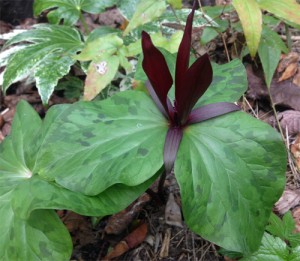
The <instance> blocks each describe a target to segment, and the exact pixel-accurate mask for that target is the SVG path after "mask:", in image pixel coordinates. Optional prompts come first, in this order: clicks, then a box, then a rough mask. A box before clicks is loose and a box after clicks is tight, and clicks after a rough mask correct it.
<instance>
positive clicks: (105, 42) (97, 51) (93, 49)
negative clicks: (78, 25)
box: [74, 33, 123, 61]
mask: <svg viewBox="0 0 300 261" xmlns="http://www.w3.org/2000/svg"><path fill="white" fill-rule="evenodd" d="M122 45H123V40H122V39H121V38H120V37H118V36H117V35H116V34H114V33H113V34H108V35H105V36H103V37H100V38H98V39H96V40H94V41H87V42H86V44H85V47H84V48H83V50H82V51H81V53H80V54H78V55H76V56H74V58H75V59H77V60H79V61H90V60H93V59H95V58H96V59H97V57H98V56H101V55H103V54H107V55H113V54H116V52H117V51H118V49H119V48H120V47H121V46H122Z"/></svg>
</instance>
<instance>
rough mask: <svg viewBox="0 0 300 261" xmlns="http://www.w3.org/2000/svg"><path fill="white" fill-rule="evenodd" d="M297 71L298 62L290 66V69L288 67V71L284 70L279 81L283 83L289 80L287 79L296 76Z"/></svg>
mask: <svg viewBox="0 0 300 261" xmlns="http://www.w3.org/2000/svg"><path fill="white" fill-rule="evenodd" d="M297 70H298V62H295V63H291V64H289V65H288V67H286V69H285V70H284V72H283V74H282V75H281V77H280V78H279V79H278V82H281V81H284V80H287V79H289V78H291V77H293V76H294V75H295V74H296V72H297Z"/></svg>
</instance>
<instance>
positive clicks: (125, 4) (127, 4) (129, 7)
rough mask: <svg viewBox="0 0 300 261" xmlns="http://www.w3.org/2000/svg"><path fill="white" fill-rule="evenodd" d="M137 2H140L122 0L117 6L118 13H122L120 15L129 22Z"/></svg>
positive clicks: (138, 0)
mask: <svg viewBox="0 0 300 261" xmlns="http://www.w3.org/2000/svg"><path fill="white" fill-rule="evenodd" d="M139 2H141V0H122V1H119V3H118V4H117V6H118V8H119V10H120V12H121V13H122V15H123V16H124V17H125V18H126V19H127V20H131V18H132V16H133V15H134V12H135V10H136V7H137V5H138V3H139Z"/></svg>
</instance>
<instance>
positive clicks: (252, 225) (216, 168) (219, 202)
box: [175, 112, 286, 253]
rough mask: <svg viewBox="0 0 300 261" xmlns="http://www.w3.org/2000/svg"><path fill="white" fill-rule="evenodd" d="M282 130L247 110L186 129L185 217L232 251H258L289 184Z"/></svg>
mask: <svg viewBox="0 0 300 261" xmlns="http://www.w3.org/2000/svg"><path fill="white" fill-rule="evenodd" d="M285 164H286V153H285V147H284V144H283V142H282V141H281V138H280V135H279V134H278V133H277V132H276V131H275V130H274V129H272V128H271V127H270V126H268V125H266V124H265V123H262V122H261V121H258V120H256V119H254V118H253V117H251V116H249V115H247V114H246V113H243V112H234V113H230V114H227V115H224V116H221V117H217V118H215V119H211V120H207V121H204V122H202V123H199V124H195V125H191V126H189V127H187V128H186V129H185V131H184V135H183V139H182V142H181V144H180V147H179V151H178V154H177V159H176V161H175V176H176V179H177V181H178V183H179V187H180V193H181V199H182V207H183V214H184V217H185V222H186V223H187V224H188V226H189V227H190V228H191V229H192V230H193V231H194V232H196V233H198V234H200V235H201V236H202V237H204V238H205V239H208V240H210V241H212V242H214V243H216V244H217V245H220V246H221V247H224V248H226V249H228V250H231V251H236V252H241V253H250V252H253V251H255V250H256V249H257V248H258V247H259V245H260V241H261V238H262V236H263V231H264V227H265V226H266V224H267V222H268V219H269V216H270V213H271V211H272V207H273V204H274V203H275V202H276V200H278V198H279V197H280V195H281V193H282V191H283V189H284V186H285V166H286V165H285Z"/></svg>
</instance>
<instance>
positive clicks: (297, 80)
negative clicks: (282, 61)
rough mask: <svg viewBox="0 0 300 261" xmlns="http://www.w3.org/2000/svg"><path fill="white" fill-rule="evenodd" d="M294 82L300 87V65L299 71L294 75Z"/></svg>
mask: <svg viewBox="0 0 300 261" xmlns="http://www.w3.org/2000/svg"><path fill="white" fill-rule="evenodd" d="M293 84H295V85H297V86H298V87H300V66H298V72H297V74H296V75H295V76H294V79H293Z"/></svg>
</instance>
